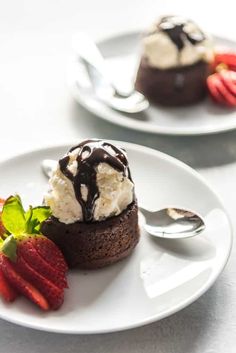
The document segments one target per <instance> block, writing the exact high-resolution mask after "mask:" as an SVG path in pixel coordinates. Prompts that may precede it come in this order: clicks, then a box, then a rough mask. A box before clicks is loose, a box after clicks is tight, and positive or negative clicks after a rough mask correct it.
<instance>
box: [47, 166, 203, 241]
mask: <svg viewBox="0 0 236 353" xmlns="http://www.w3.org/2000/svg"><path fill="white" fill-rule="evenodd" d="M41 167H42V171H43V173H44V174H45V176H46V177H47V178H50V177H51V176H52V173H53V171H54V170H55V169H56V167H57V162H56V161H55V160H52V159H44V160H43V161H42V164H41ZM139 210H140V212H141V213H142V214H143V216H144V218H145V224H144V225H143V227H144V229H145V230H146V231H147V232H148V233H149V234H151V235H153V236H154V237H158V238H166V239H182V238H189V237H193V236H195V235H198V234H200V233H201V232H203V230H204V229H205V223H204V221H203V219H202V217H201V216H200V215H198V214H196V213H193V212H192V211H189V210H184V209H181V208H171V207H168V208H163V209H161V210H158V211H149V210H147V209H145V208H143V207H139Z"/></svg>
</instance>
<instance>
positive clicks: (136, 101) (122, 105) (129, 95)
mask: <svg viewBox="0 0 236 353" xmlns="http://www.w3.org/2000/svg"><path fill="white" fill-rule="evenodd" d="M73 48H74V51H75V52H76V54H77V56H78V59H79V60H80V62H82V64H83V65H84V66H85V68H86V71H87V73H88V76H89V78H90V81H91V83H92V85H93V89H94V92H95V95H96V97H97V98H99V99H100V100H101V101H103V102H104V103H105V104H107V105H109V106H110V107H111V108H112V109H115V110H118V111H121V112H124V113H130V114H132V113H139V112H142V111H143V110H145V109H147V108H148V107H149V102H148V100H147V99H146V98H145V97H144V95H143V94H141V93H139V92H138V91H135V90H134V89H132V91H130V92H124V91H121V89H118V88H117V87H116V85H115V84H114V83H113V82H112V81H111V75H110V73H109V71H108V68H107V65H106V62H105V60H104V58H103V56H102V54H101V52H100V50H99V49H98V47H97V46H96V44H95V43H94V42H93V41H92V40H91V38H89V37H88V36H87V35H85V34H83V33H79V34H77V35H76V36H75V37H74V38H73Z"/></svg>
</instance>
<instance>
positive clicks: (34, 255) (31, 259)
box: [17, 236, 68, 289]
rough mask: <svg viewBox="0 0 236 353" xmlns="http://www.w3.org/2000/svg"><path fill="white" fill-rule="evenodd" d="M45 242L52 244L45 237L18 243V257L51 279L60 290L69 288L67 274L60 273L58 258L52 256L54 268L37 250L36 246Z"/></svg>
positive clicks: (27, 239)
mask: <svg viewBox="0 0 236 353" xmlns="http://www.w3.org/2000/svg"><path fill="white" fill-rule="evenodd" d="M41 241H43V242H49V243H50V242H51V241H50V240H49V239H46V240H45V239H44V237H42V236H40V237H36V236H35V237H34V238H26V239H25V240H22V241H20V242H18V246H17V257H23V258H24V259H25V260H26V261H27V262H28V264H29V265H30V266H31V267H32V268H33V269H34V270H35V271H37V272H38V273H40V274H41V275H42V276H44V277H45V278H47V279H49V280H50V281H51V282H52V283H54V284H55V285H56V286H57V287H59V288H62V289H63V288H68V285H67V281H66V277H65V272H64V271H60V270H59V269H58V266H57V263H56V262H57V261H58V260H57V259H58V257H55V256H54V257H53V256H51V259H52V260H54V261H55V262H54V267H52V265H50V264H49V263H48V262H47V261H46V260H44V258H43V257H42V256H41V255H40V254H39V252H38V251H37V250H36V247H35V244H36V243H40V242H41Z"/></svg>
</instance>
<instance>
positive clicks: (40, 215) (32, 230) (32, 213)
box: [25, 206, 51, 234]
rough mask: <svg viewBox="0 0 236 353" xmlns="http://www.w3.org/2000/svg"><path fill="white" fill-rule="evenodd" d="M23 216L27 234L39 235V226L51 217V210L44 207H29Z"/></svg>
mask: <svg viewBox="0 0 236 353" xmlns="http://www.w3.org/2000/svg"><path fill="white" fill-rule="evenodd" d="M25 215H26V219H27V230H26V231H27V233H28V234H38V233H40V231H39V229H40V224H41V223H42V222H43V221H44V220H45V219H47V218H48V217H49V216H51V210H50V208H49V207H46V206H38V207H34V208H32V207H30V209H29V210H28V211H27V212H26V214H25Z"/></svg>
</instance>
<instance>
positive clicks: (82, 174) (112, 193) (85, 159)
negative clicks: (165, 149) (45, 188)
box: [42, 139, 139, 268]
mask: <svg viewBox="0 0 236 353" xmlns="http://www.w3.org/2000/svg"><path fill="white" fill-rule="evenodd" d="M49 184H50V190H49V192H48V193H47V194H46V195H45V203H46V205H48V206H50V208H51V210H52V214H53V216H52V217H50V218H49V219H48V220H46V221H45V222H44V223H43V225H42V231H43V233H44V234H45V235H46V236H48V237H49V238H50V239H51V240H53V241H54V242H55V243H56V244H57V245H58V246H59V247H60V249H61V250H62V252H63V253H64V255H65V257H66V260H67V262H68V264H69V265H70V266H76V265H78V266H80V267H83V268H97V267H102V266H105V265H108V264H110V263H113V262H115V261H118V260H120V259H121V258H124V257H126V256H128V255H129V254H130V253H131V251H132V250H133V248H134V247H135V245H136V244H137V242H138V240H139V229H138V217H137V202H136V199H135V194H134V184H133V181H132V179H131V175H130V170H129V165H128V160H127V156H126V153H125V151H124V150H123V149H121V148H119V147H117V146H114V145H113V144H111V143H109V142H106V141H103V140H96V139H91V140H86V141H83V142H81V143H80V144H79V145H77V146H75V147H72V148H71V149H70V151H69V152H68V153H67V154H66V155H65V156H64V157H63V158H62V159H60V160H59V163H58V166H57V169H56V170H55V172H54V173H53V175H52V177H51V179H50V181H49Z"/></svg>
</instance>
